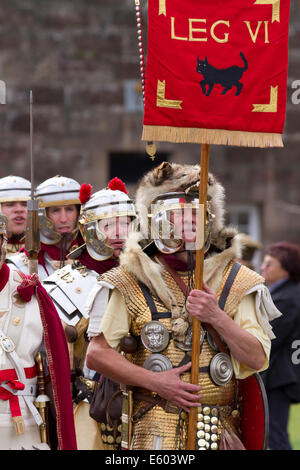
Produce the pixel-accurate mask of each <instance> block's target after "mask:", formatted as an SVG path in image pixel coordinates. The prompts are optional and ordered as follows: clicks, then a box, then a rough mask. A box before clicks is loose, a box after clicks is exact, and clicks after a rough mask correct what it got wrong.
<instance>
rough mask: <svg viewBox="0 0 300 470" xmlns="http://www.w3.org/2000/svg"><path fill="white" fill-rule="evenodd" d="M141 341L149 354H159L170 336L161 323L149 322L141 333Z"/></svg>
mask: <svg viewBox="0 0 300 470" xmlns="http://www.w3.org/2000/svg"><path fill="white" fill-rule="evenodd" d="M141 340H142V343H143V345H144V346H145V348H146V349H148V350H149V351H151V352H160V351H163V350H164V349H166V347H167V346H168V344H169V340H170V335H169V332H168V330H167V328H166V327H165V325H163V323H161V322H159V321H149V322H148V323H146V325H144V327H143V329H142V331H141Z"/></svg>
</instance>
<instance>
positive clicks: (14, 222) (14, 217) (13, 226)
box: [1, 201, 27, 237]
mask: <svg viewBox="0 0 300 470" xmlns="http://www.w3.org/2000/svg"><path fill="white" fill-rule="evenodd" d="M1 210H2V213H3V214H4V215H6V217H7V219H8V220H7V234H8V237H11V236H12V235H22V233H24V232H25V228H26V218H27V202H20V201H13V202H2V204H1Z"/></svg>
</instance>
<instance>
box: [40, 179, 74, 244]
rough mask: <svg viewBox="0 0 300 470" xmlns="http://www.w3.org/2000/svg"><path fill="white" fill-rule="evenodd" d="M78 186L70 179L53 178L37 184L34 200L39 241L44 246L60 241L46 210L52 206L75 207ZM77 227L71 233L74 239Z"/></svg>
mask: <svg viewBox="0 0 300 470" xmlns="http://www.w3.org/2000/svg"><path fill="white" fill-rule="evenodd" d="M79 190H80V184H79V183H78V182H77V181H75V180H74V179H72V178H67V177H65V176H59V175H58V176H54V177H52V178H49V179H47V180H46V181H44V182H43V183H41V184H39V186H37V188H36V192H35V195H36V198H37V199H38V201H39V219H40V240H41V242H42V243H45V244H46V245H56V244H57V243H59V242H60V241H61V239H62V236H61V234H59V233H58V232H56V230H55V229H54V225H53V222H52V221H51V220H50V219H49V218H48V217H47V208H48V207H53V206H67V205H73V204H75V205H77V206H79V207H80V200H79ZM77 233H78V227H76V228H75V229H74V230H73V232H72V239H75V238H76V236H77Z"/></svg>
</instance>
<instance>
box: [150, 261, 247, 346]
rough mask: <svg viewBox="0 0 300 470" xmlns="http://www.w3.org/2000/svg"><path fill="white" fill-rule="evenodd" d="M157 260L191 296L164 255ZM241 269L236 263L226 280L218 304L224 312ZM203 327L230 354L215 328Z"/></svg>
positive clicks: (205, 325) (183, 290) (185, 292)
mask: <svg viewBox="0 0 300 470" xmlns="http://www.w3.org/2000/svg"><path fill="white" fill-rule="evenodd" d="M156 258H157V259H158V260H159V261H160V262H161V264H162V265H163V266H164V267H165V269H166V270H167V271H168V272H169V274H170V275H171V276H172V277H173V279H174V281H175V282H176V284H177V285H178V287H180V289H181V290H182V292H183V293H184V295H185V296H186V297H187V296H188V294H189V289H188V286H187V285H186V284H185V283H184V281H183V280H182V279H181V277H180V276H179V274H178V273H177V272H176V271H175V270H174V269H173V268H172V267H171V266H169V264H168V263H167V261H166V259H165V257H164V256H163V255H162V253H158V254H157V255H156ZM240 267H241V264H240V263H237V262H236V263H234V264H233V266H232V268H231V270H230V273H229V276H228V278H227V279H226V282H225V285H224V287H223V289H222V292H221V295H220V297H219V302H218V304H219V307H220V308H221V309H222V310H223V309H224V306H225V304H226V300H227V297H228V295H229V292H230V289H231V287H232V284H233V282H234V279H235V277H236V275H237V273H238V271H239V269H240ZM203 326H204V327H205V329H206V330H207V331H208V332H209V333H210V335H211V336H212V338H213V340H214V342H215V343H216V345H217V347H218V349H219V350H220V351H222V352H225V353H226V352H228V348H227V345H226V344H225V343H224V342H223V341H222V339H221V338H220V336H219V334H218V333H217V332H216V330H215V329H214V328H213V326H211V325H209V324H207V323H203Z"/></svg>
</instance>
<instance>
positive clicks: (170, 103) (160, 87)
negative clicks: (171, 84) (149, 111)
mask: <svg viewBox="0 0 300 470" xmlns="http://www.w3.org/2000/svg"><path fill="white" fill-rule="evenodd" d="M165 93H166V80H163V81H162V82H161V81H160V80H157V92H156V106H157V107H159V108H177V109H182V107H181V103H182V100H181V101H180V100H166V99H165Z"/></svg>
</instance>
